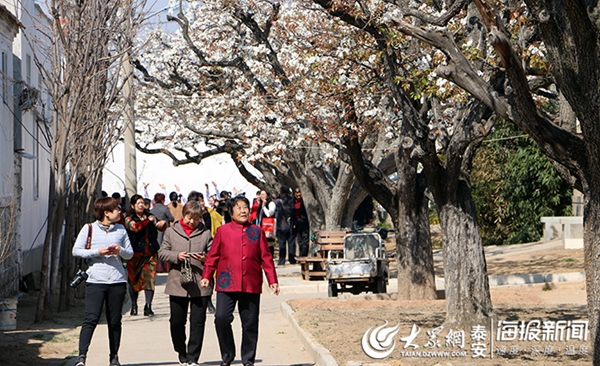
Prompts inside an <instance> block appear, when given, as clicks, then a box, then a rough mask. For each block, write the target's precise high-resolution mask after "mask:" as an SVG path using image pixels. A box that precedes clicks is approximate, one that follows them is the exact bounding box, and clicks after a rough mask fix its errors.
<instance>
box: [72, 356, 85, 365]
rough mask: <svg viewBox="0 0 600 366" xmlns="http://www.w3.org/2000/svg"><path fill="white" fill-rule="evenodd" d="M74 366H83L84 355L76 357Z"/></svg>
mask: <svg viewBox="0 0 600 366" xmlns="http://www.w3.org/2000/svg"><path fill="white" fill-rule="evenodd" d="M74 366H85V355H79V357H77V361H75V365H74Z"/></svg>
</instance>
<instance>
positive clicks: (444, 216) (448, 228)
mask: <svg viewBox="0 0 600 366" xmlns="http://www.w3.org/2000/svg"><path fill="white" fill-rule="evenodd" d="M461 186H462V187H461V188H460V189H459V191H458V192H457V194H456V196H455V198H456V199H457V200H458V201H457V202H453V204H447V205H444V206H443V208H442V209H441V210H440V213H439V216H440V226H441V228H442V238H443V242H444V248H443V252H444V280H445V292H446V322H445V323H444V324H445V326H448V327H456V326H460V327H463V326H465V325H467V326H471V325H477V324H479V325H487V324H488V323H489V317H490V316H492V315H493V307H492V302H491V300H490V296H489V293H490V292H489V283H488V276H487V270H486V263H485V255H484V252H483V245H482V243H481V236H480V235H479V226H478V225H477V221H476V215H475V205H474V203H473V199H472V197H471V195H470V189H465V187H464V185H462V184H461ZM460 191H462V192H460Z"/></svg>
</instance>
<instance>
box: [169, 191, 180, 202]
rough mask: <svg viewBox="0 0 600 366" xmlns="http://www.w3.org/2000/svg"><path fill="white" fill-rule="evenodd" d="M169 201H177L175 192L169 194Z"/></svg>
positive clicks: (177, 197)
mask: <svg viewBox="0 0 600 366" xmlns="http://www.w3.org/2000/svg"><path fill="white" fill-rule="evenodd" d="M169 199H170V200H171V201H177V199H179V196H178V195H177V192H175V191H173V192H171V193H169Z"/></svg>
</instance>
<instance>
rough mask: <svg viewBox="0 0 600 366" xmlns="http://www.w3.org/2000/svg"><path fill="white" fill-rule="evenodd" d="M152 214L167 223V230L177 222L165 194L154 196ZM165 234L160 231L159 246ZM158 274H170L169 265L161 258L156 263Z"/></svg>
mask: <svg viewBox="0 0 600 366" xmlns="http://www.w3.org/2000/svg"><path fill="white" fill-rule="evenodd" d="M150 214H151V215H154V216H155V217H156V219H157V220H159V221H165V222H166V223H167V228H168V227H169V226H171V224H172V223H173V222H174V221H175V218H174V217H173V215H171V211H170V210H169V208H168V207H167V206H165V195H164V194H163V193H156V194H155V195H154V207H152V209H151V210H150ZM164 234H165V233H164V232H163V231H160V230H159V231H158V237H157V238H156V240H157V241H158V245H159V246H160V244H161V243H162V241H163V235H164ZM156 272H158V273H167V272H169V264H168V263H163V262H162V261H161V260H160V258H159V259H158V260H157V262H156Z"/></svg>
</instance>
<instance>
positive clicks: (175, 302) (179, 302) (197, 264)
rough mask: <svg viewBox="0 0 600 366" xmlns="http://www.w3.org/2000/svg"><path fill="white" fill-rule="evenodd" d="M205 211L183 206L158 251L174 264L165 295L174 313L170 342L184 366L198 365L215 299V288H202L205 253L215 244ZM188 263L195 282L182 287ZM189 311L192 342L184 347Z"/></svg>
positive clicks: (195, 205) (189, 204)
mask: <svg viewBox="0 0 600 366" xmlns="http://www.w3.org/2000/svg"><path fill="white" fill-rule="evenodd" d="M201 220H202V207H201V206H200V203H199V202H198V201H195V200H190V201H188V202H187V203H186V204H185V206H183V218H182V219H181V220H179V221H177V222H176V223H175V224H173V226H171V227H170V228H168V229H167V231H166V232H165V236H164V239H163V242H162V244H161V246H160V249H159V251H158V257H159V258H160V260H162V261H165V262H168V263H171V269H170V270H169V275H168V277H167V284H166V287H165V293H166V294H167V295H169V305H170V309H171V318H170V319H169V322H170V324H171V341H172V342H173V348H174V349H175V352H177V354H178V355H179V363H180V364H182V365H189V366H192V365H198V359H199V358H200V351H201V350H202V342H203V340H204V324H205V323H206V307H207V305H208V302H209V300H210V296H211V295H212V286H210V287H206V288H202V289H201V288H200V285H199V283H200V280H201V279H202V270H203V268H204V264H203V263H204V261H205V260H206V253H208V251H209V250H210V247H211V244H212V235H211V233H210V228H207V227H205V226H204V225H203V224H202V223H201ZM186 259H188V260H189V261H190V262H191V266H192V273H193V277H194V281H193V282H192V283H188V284H184V285H182V284H181V281H180V279H181V266H182V264H183V263H184V262H185V260H186ZM188 308H190V338H189V340H188V343H187V346H186V344H185V339H186V332H185V324H186V319H187V314H188Z"/></svg>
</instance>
